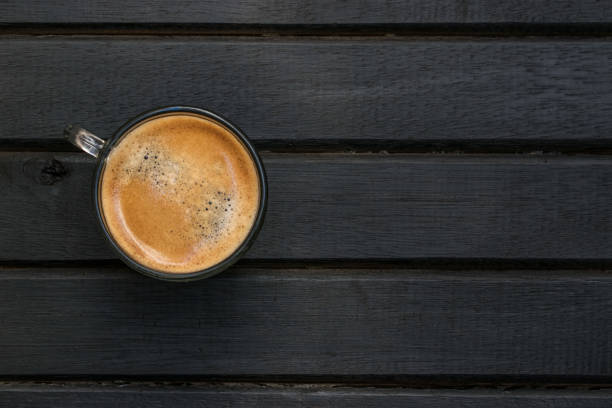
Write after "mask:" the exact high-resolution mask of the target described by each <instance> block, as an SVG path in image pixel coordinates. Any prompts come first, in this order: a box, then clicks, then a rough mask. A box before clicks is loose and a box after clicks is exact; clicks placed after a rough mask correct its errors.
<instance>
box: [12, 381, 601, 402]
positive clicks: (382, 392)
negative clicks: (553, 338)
mask: <svg viewBox="0 0 612 408" xmlns="http://www.w3.org/2000/svg"><path fill="white" fill-rule="evenodd" d="M611 402H612V394H611V393H610V392H609V391H564V390H560V391H512V392H508V391H497V390H493V391H491V390H482V391H481V390H469V391H444V390H411V389H405V388H401V389H400V388H397V389H396V388H391V389H375V388H348V387H329V386H327V387H326V386H321V385H301V386H290V385H286V384H285V385H274V386H268V385H256V386H244V385H232V386H223V385H216V386H205V387H202V386H199V387H185V386H184V387H167V386H166V387H163V386H133V385H127V384H123V385H113V384H111V385H93V386H82V385H69V384H66V385H64V384H50V385H19V384H11V383H5V384H0V403H2V404H3V405H6V406H10V407H12V408H37V407H41V408H47V407H49V406H58V405H61V406H62V407H66V408H71V407H82V406H87V407H91V408H105V407H109V408H124V407H125V408H141V407H143V408H148V407H151V406H155V407H160V408H161V407H168V408H174V407H177V406H180V407H184V408H190V407H198V408H199V407H202V406H206V407H227V406H232V407H238V408H240V407H265V408H268V407H288V408H291V407H300V408H303V407H311V406H312V407H315V406H316V407H319V406H333V407H337V408H342V407H356V406H358V407H364V408H368V407H372V408H378V407H381V406H384V407H388V408H394V407H398V408H399V407H401V408H412V407H414V408H416V407H419V408H457V407H460V408H463V407H465V408H467V407H474V408H479V407H482V408H485V407H486V408H489V407H492V406H495V407H499V408H516V407H525V408H542V407H558V408H597V407H601V408H608V407H609V406H610V403H611Z"/></svg>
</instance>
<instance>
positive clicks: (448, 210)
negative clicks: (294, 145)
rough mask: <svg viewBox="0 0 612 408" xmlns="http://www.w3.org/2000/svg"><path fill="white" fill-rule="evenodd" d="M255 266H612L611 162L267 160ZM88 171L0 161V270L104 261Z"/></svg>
mask: <svg viewBox="0 0 612 408" xmlns="http://www.w3.org/2000/svg"><path fill="white" fill-rule="evenodd" d="M263 159H264V164H265V166H266V168H267V173H268V182H269V188H270V201H269V206H268V213H267V217H266V220H265V223H264V227H263V229H262V231H261V233H260V235H259V237H258V239H257V241H256V242H255V244H254V246H253V248H252V249H251V250H250V251H249V252H248V253H247V255H246V256H247V258H251V259H288V260H300V259H322V258H324V259H347V258H353V259H388V260H393V259H396V260H397V259H406V258H500V259H559V260H562V259H566V260H567V259H600V260H601V259H612V245H610V242H611V241H612V206H611V205H610V203H612V161H610V159H609V157H608V156H590V157H589V156H582V157H580V156H576V157H555V156H505V155H498V156H486V155H485V156H481V155H457V156H452V155H447V156H445V155H367V154H364V155H331V154H323V155H292V154H265V155H263ZM94 163H95V161H94V160H93V159H91V158H90V157H89V156H87V155H86V154H84V153H83V154H79V153H55V154H53V153H0V189H1V191H2V193H3V195H4V198H3V199H2V200H0V236H2V237H4V238H3V239H2V240H1V241H0V260H29V261H31V260H75V259H109V258H114V254H113V253H112V252H111V251H110V250H109V249H108V248H107V246H106V243H105V241H104V240H103V238H102V235H101V233H100V232H99V230H98V226H97V221H96V220H95V218H94V212H93V211H94V210H93V205H92V202H91V185H92V177H93V169H94Z"/></svg>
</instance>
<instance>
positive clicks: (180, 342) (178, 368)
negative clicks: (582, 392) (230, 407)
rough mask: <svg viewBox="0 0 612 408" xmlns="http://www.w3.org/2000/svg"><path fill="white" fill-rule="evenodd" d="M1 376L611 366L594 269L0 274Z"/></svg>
mask: <svg viewBox="0 0 612 408" xmlns="http://www.w3.org/2000/svg"><path fill="white" fill-rule="evenodd" d="M0 282H1V284H0V295H1V298H2V299H3V301H2V303H3V305H2V308H0V322H2V331H1V333H0V361H2V364H1V365H0V375H3V376H9V375H13V376H15V375H42V376H44V375H71V376H79V375H116V376H122V375H126V376H128V375H129V376H132V375H134V376H137V375H149V376H156V375H158V376H166V375H217V376H223V375H229V376H250V375H256V376H266V375H269V376H284V375H285V376H299V375H310V376H317V375H319V376H351V375H357V376H371V375H378V376H402V375H407V376H413V375H429V376H431V375H434V376H435V375H438V376H439V375H455V376H461V375H468V376H469V375H479V376H561V377H564V376H565V377H568V378H569V377H577V376H582V377H583V380H584V381H585V382H588V381H589V379H588V378H589V377H590V378H592V379H596V380H600V379H601V378H604V377H605V378H609V376H611V375H612V347H611V345H612V344H611V336H612V329H611V326H610V324H609V322H610V319H612V308H610V307H609V306H610V302H611V300H610V291H611V290H612V277H611V275H610V274H609V273H608V272H605V273H604V272H602V273H597V272H591V273H589V274H586V273H584V272H576V273H573V272H571V271H568V272H552V271H550V272H547V273H546V274H542V273H541V272H529V271H524V272H511V271H504V272H501V271H493V272H488V271H474V272H458V271H447V272H440V271H438V272H436V271H426V270H351V269H295V270H292V269H278V270H268V269H263V268H246V267H240V266H239V267H234V268H233V269H232V270H230V271H226V272H225V273H223V274H221V275H219V276H218V277H215V278H212V279H210V280H205V281H199V282H194V283H188V284H177V283H167V282H160V281H155V280H152V279H150V278H146V277H142V276H140V275H138V274H137V273H136V272H133V271H131V270H128V269H127V268H124V267H98V268H95V267H91V268H80V269H78V268H71V269H65V268H51V269H7V268H4V269H3V270H2V273H1V274H0Z"/></svg>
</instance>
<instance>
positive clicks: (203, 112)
mask: <svg viewBox="0 0 612 408" xmlns="http://www.w3.org/2000/svg"><path fill="white" fill-rule="evenodd" d="M173 113H175V114H180V113H192V114H196V115H200V116H203V117H205V118H208V119H212V120H213V121H216V122H218V123H219V124H221V125H222V126H224V127H226V128H227V129H228V130H229V131H230V132H232V133H233V134H234V135H235V136H236V137H237V138H238V139H239V141H240V142H241V143H242V144H243V145H244V147H245V148H246V150H247V151H248V153H249V155H250V156H251V159H252V160H253V163H254V164H255V167H256V169H257V175H258V177H257V179H258V182H259V191H260V194H259V207H258V209H257V214H256V216H255V220H254V221H253V225H252V226H251V229H250V231H249V233H248V234H247V236H246V237H245V239H244V240H243V241H242V243H241V244H240V245H239V246H238V248H236V250H235V251H234V252H232V254H231V255H229V256H228V257H227V258H225V259H224V260H222V261H221V262H219V263H217V264H215V265H212V266H210V267H208V268H206V269H202V270H199V271H195V272H188V273H172V272H165V271H160V270H156V269H152V268H149V267H147V266H145V265H142V264H140V263H138V262H136V261H135V260H134V259H132V258H131V257H130V256H129V255H128V254H127V253H125V251H124V250H123V249H122V248H121V247H120V246H119V244H117V242H116V241H115V239H114V238H113V236H112V234H111V233H110V231H108V228H107V226H106V223H105V221H104V216H103V213H102V208H101V203H100V199H99V194H100V193H99V187H100V181H101V179H102V173H103V169H104V166H105V163H106V159H107V157H108V155H109V154H110V152H111V150H112V149H113V147H114V145H115V144H116V143H117V142H118V141H119V140H120V139H121V137H122V136H123V135H125V134H126V133H127V132H128V131H129V130H131V129H132V128H133V127H134V126H136V125H138V124H140V123H141V122H143V121H145V120H147V119H151V118H153V117H155V116H159V115H163V114H173ZM93 201H94V206H95V210H96V218H97V220H98V224H99V226H100V228H101V229H102V232H103V235H104V236H105V237H106V240H107V242H109V243H110V245H111V247H112V248H113V250H114V251H115V253H116V254H117V255H118V256H119V258H120V259H121V260H122V261H123V262H124V263H125V264H127V265H128V266H129V267H130V268H132V269H134V270H136V271H137V272H140V273H141V274H143V275H146V276H149V277H152V278H155V279H161V280H165V281H181V282H188V281H194V280H199V279H205V278H210V277H211V276H214V275H216V274H218V273H220V272H222V271H224V270H225V269H227V268H229V267H230V266H231V265H233V264H234V263H235V262H236V261H238V259H240V258H241V257H242V256H243V255H244V253H245V252H246V251H247V250H248V249H249V248H250V247H251V245H252V244H253V242H254V241H255V238H256V237H257V234H258V233H259V231H260V230H261V227H262V225H263V221H264V217H265V213H266V208H267V203H268V183H267V177H266V172H265V169H264V166H263V163H262V161H261V158H260V157H259V154H258V153H257V150H256V149H255V147H254V146H253V144H252V143H251V142H250V141H249V139H248V138H247V136H246V135H245V134H244V132H243V131H242V130H241V129H240V128H238V127H237V126H236V125H234V124H232V123H231V122H230V121H229V120H227V119H225V118H224V117H222V116H221V115H219V114H217V113H214V112H212V111H210V110H207V109H202V108H197V107H193V106H186V105H172V106H165V107H161V108H156V109H152V110H148V111H146V112H143V113H141V114H139V115H137V116H135V117H134V118H132V119H130V120H128V121H127V122H125V123H124V124H123V125H122V126H121V127H119V129H117V131H115V133H114V134H113V136H112V137H111V138H109V139H108V140H107V142H106V143H105V145H104V148H103V149H102V151H101V152H100V154H99V155H98V163H97V165H96V169H95V174H94V183H93Z"/></svg>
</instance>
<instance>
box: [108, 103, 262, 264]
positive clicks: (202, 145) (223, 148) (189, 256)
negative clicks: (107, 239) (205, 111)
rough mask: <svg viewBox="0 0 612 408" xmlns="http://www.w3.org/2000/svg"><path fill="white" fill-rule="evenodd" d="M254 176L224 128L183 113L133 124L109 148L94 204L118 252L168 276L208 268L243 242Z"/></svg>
mask: <svg viewBox="0 0 612 408" xmlns="http://www.w3.org/2000/svg"><path fill="white" fill-rule="evenodd" d="M260 194H261V192H260V188H259V174H258V170H257V168H256V166H255V164H254V162H253V159H252V157H251V155H250V154H249V151H248V150H247V148H246V147H245V146H244V145H243V144H242V142H241V141H240V139H239V138H238V137H237V136H236V135H234V133H232V132H231V131H230V130H229V129H226V128H225V127H224V126H223V125H221V124H220V123H217V122H216V121H214V120H212V119H208V118H205V117H202V116H198V115H195V114H189V113H177V114H170V115H166V116H158V117H154V118H153V119H150V120H148V121H146V122H143V123H141V124H139V125H137V126H136V127H135V128H133V129H131V130H129V131H128V133H126V134H125V135H124V136H123V137H122V138H121V139H120V140H119V142H118V144H116V145H115V146H114V148H113V149H112V151H111V152H110V154H109V155H108V157H107V159H106V163H105V165H104V168H103V173H102V178H101V182H100V189H99V192H98V200H99V204H100V208H101V213H102V217H103V220H104V222H105V224H106V227H107V230H108V231H109V233H110V234H111V236H112V238H113V240H114V241H115V242H116V244H117V245H118V246H119V247H120V248H121V249H122V250H123V252H124V253H125V254H126V255H127V256H128V257H130V258H131V259H133V260H134V261H136V262H138V263H139V264H141V265H144V266H146V267H148V268H151V269H154V270H158V271H162V272H170V273H189V272H196V271H200V270H204V269H207V268H209V267H211V266H214V265H216V264H218V263H219V262H221V261H223V260H225V259H227V258H228V257H229V256H231V255H232V253H234V252H235V251H236V249H237V248H238V247H239V246H240V245H241V244H242V243H243V242H244V240H245V238H246V237H247V236H248V234H249V232H250V230H251V228H252V226H253V224H254V222H255V218H256V215H257V212H258V209H259V206H260Z"/></svg>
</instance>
